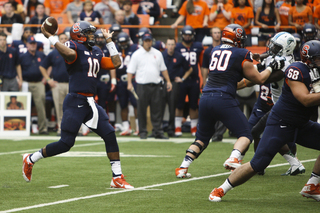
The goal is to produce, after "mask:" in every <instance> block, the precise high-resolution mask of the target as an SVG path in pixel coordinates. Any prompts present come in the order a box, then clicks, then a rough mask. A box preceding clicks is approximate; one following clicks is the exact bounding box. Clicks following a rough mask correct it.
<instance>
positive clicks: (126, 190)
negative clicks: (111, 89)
mask: <svg viewBox="0 0 320 213" xmlns="http://www.w3.org/2000/svg"><path fill="white" fill-rule="evenodd" d="M315 160H316V159H309V160H302V161H301V162H302V163H305V162H311V161H315ZM285 165H289V164H288V163H282V164H275V165H270V166H269V168H275V167H280V166H285ZM229 174H231V172H224V173H220V174H215V175H208V176H202V177H194V178H190V179H182V180H178V181H173V182H167V183H159V184H154V185H150V186H143V187H138V188H135V189H123V190H118V191H113V192H106V193H101V194H95V195H89V196H84V197H76V198H70V199H66V200H60V201H55V202H51V203H42V204H37V205H33V206H26V207H21V208H15V209H9V210H5V211H1V212H0V213H8V212H18V211H24V210H28V209H37V208H41V207H45V206H53V205H58V204H63V203H70V202H73V201H78V200H86V199H91V198H96V197H103V196H107V195H113V194H120V193H125V192H132V191H139V190H146V189H150V188H155V187H161V186H168V185H173V184H178V183H185V182H190V181H195V180H203V179H207V178H212V177H219V176H223V175H229Z"/></svg>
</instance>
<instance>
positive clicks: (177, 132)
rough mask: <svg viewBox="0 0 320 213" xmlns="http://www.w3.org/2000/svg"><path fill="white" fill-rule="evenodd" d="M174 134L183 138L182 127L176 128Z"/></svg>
mask: <svg viewBox="0 0 320 213" xmlns="http://www.w3.org/2000/svg"><path fill="white" fill-rule="evenodd" d="M174 134H175V136H181V135H182V131H181V127H176V129H175V131H174Z"/></svg>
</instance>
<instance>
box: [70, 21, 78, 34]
mask: <svg viewBox="0 0 320 213" xmlns="http://www.w3.org/2000/svg"><path fill="white" fill-rule="evenodd" d="M72 28H73V29H72V31H73V32H74V33H77V32H79V31H80V23H79V22H77V23H75V24H74V25H73V27H72Z"/></svg>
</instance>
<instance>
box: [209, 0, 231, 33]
mask: <svg viewBox="0 0 320 213" xmlns="http://www.w3.org/2000/svg"><path fill="white" fill-rule="evenodd" d="M232 7H233V6H232V5H231V4H229V3H228V0H214V5H213V6H212V7H211V11H210V15H209V23H208V25H209V27H219V28H220V29H223V28H224V27H225V26H227V25H228V24H230V19H231V10H232Z"/></svg>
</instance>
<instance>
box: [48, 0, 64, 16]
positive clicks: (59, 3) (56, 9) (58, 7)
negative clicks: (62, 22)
mask: <svg viewBox="0 0 320 213" xmlns="http://www.w3.org/2000/svg"><path fill="white" fill-rule="evenodd" d="M69 3H70V0H54V1H53V0H45V1H44V3H43V4H44V6H45V8H46V9H45V10H46V15H47V16H50V14H51V13H57V14H61V13H65V9H66V8H67V5H68V4H69Z"/></svg>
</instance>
